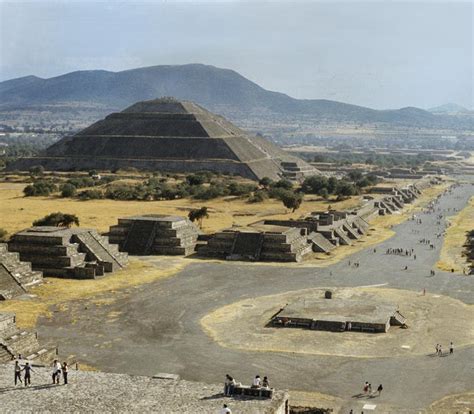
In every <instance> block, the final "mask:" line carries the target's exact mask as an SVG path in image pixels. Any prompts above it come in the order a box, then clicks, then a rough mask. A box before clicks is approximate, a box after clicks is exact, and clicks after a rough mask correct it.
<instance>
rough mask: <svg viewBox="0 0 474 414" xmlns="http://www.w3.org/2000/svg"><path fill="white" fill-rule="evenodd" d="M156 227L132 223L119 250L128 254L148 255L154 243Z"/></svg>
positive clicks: (136, 221)
mask: <svg viewBox="0 0 474 414" xmlns="http://www.w3.org/2000/svg"><path fill="white" fill-rule="evenodd" d="M156 227H157V226H156V223H149V222H145V221H140V220H135V221H133V223H132V225H131V227H130V229H129V231H128V233H127V237H126V239H125V242H124V243H123V245H122V249H121V250H122V251H125V252H127V253H129V254H136V255H149V254H150V253H151V248H152V246H153V242H154V241H155V237H156Z"/></svg>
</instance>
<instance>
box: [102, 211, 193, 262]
mask: <svg viewBox="0 0 474 414" xmlns="http://www.w3.org/2000/svg"><path fill="white" fill-rule="evenodd" d="M198 236H199V230H198V228H197V227H196V226H195V225H194V224H193V223H192V222H191V221H190V220H188V219H187V218H185V217H178V216H166V215H160V214H150V215H142V216H132V217H124V218H119V220H118V224H117V225H115V226H111V227H110V231H109V240H110V242H111V243H116V244H118V245H119V249H120V251H123V252H127V253H129V254H133V255H155V254H156V255H182V256H188V255H190V254H192V253H194V251H195V248H196V242H197V239H198Z"/></svg>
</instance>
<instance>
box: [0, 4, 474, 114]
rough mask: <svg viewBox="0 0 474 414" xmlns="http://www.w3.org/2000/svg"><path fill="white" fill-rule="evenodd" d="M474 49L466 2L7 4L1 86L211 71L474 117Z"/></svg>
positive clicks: (0, 29)
mask: <svg viewBox="0 0 474 414" xmlns="http://www.w3.org/2000/svg"><path fill="white" fill-rule="evenodd" d="M472 49H473V4H472V2H471V1H468V2H456V1H437V0H432V1H418V2H414V1H405V2H401V1H391V0H377V1H376V0H373V1H364V2H361V1H353V0H352V1H345V2H337V1H298V0H296V1H278V2H276V1H265V2H264V1H246V2H243V1H207V2H200V1H191V0H189V1H171V0H168V1H151V0H149V1H112V0H111V1H90V0H89V1H88V0H81V1H71V0H68V1H59V0H55V1H44V0H41V1H40V0H36V1H29V2H25V1H19V0H16V1H4V0H0V80H6V79H10V78H15V77H20V76H24V75H31V74H33V75H37V76H40V77H51V76H57V75H60V74H63V73H65V72H71V71H74V70H82V69H107V70H112V71H119V70H123V69H130V68H135V67H140V66H152V65H162V64H183V63H205V64H211V65H215V66H218V67H223V68H230V69H234V70H236V71H237V72H239V73H241V74H242V75H244V76H245V77H247V78H249V79H251V80H252V81H254V82H256V83H258V84H259V85H261V86H263V87H264V88H266V89H271V90H276V91H280V92H285V93H287V94H289V95H291V96H294V97H297V98H325V99H333V100H338V101H343V102H349V103H355V104H359V105H365V106H371V107H375V108H394V107H402V106H419V107H423V108H427V107H431V106H436V105H440V104H443V103H447V102H456V103H459V104H461V105H464V106H467V107H471V108H472V107H473V50H472Z"/></svg>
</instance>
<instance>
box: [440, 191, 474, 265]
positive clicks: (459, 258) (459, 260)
mask: <svg viewBox="0 0 474 414" xmlns="http://www.w3.org/2000/svg"><path fill="white" fill-rule="evenodd" d="M473 191H474V187H473ZM448 222H449V227H448V230H447V231H446V236H445V238H444V242H443V247H442V249H441V254H440V259H439V261H438V263H437V264H436V266H437V267H438V269H441V270H444V271H447V272H448V271H450V270H451V269H454V271H455V272H457V273H463V271H464V270H467V267H468V263H467V260H466V256H465V255H464V251H465V247H464V245H465V243H466V237H467V232H468V231H470V230H474V196H473V197H472V198H471V200H470V201H469V204H468V205H467V206H466V207H465V208H464V209H463V210H461V211H460V212H459V213H458V214H456V215H454V216H451V217H449V218H448Z"/></svg>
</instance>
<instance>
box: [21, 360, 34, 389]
mask: <svg viewBox="0 0 474 414" xmlns="http://www.w3.org/2000/svg"><path fill="white" fill-rule="evenodd" d="M23 371H25V377H24V378H25V387H26V386H27V385H31V371H33V368H31V365H30V364H29V363H28V362H27V363H26V365H25V366H24V368H23Z"/></svg>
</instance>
